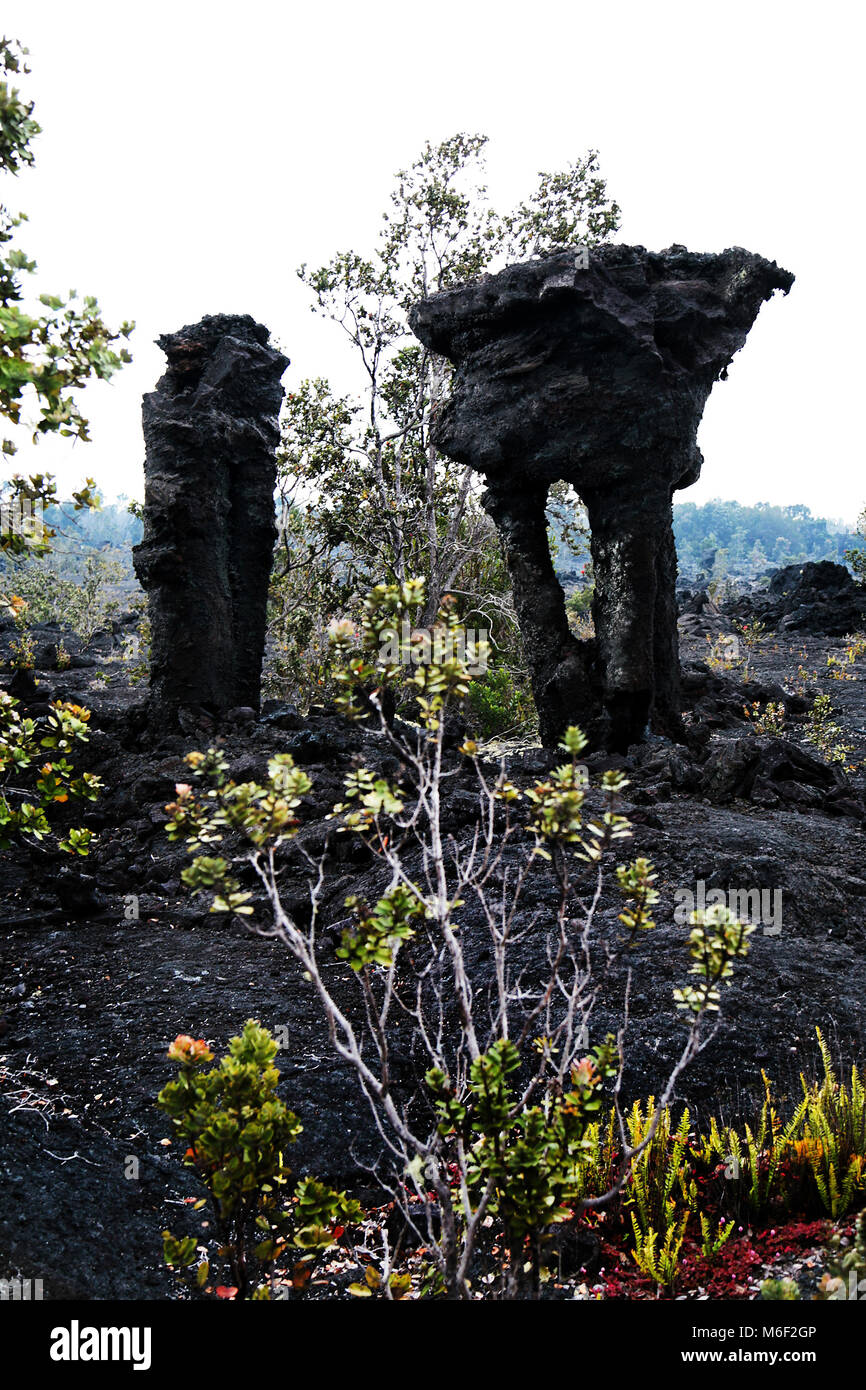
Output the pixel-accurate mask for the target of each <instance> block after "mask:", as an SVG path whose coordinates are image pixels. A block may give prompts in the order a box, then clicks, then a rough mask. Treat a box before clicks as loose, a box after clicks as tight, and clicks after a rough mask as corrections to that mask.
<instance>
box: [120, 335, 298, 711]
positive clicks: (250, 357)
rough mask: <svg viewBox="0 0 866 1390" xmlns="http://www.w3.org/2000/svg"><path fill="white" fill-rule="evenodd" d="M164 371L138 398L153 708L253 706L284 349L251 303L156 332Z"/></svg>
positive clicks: (141, 561) (141, 568)
mask: <svg viewBox="0 0 866 1390" xmlns="http://www.w3.org/2000/svg"><path fill="white" fill-rule="evenodd" d="M157 341H158V343H159V346H160V347H161V348H162V349H163V351H164V352H165V354H166V357H167V358H168V370H167V371H166V373H165V375H164V376H163V377H162V378H161V379H160V381H159V382H158V383H157V387H156V390H155V391H153V392H151V393H150V394H149V395H146V396H145V397H144V401H143V405H142V420H143V425H144V439H145V446H146V451H147V452H146V458H145V502H144V536H143V539H142V541H141V544H140V545H138V546H136V548H135V552H134V559H135V569H136V572H137V574H138V577H139V579H140V580H141V583H142V585H143V586H144V588H145V589H146V590H147V594H148V606H149V612H150V624H151V644H152V645H151V684H150V695H151V715H152V717H153V718H154V719H155V720H157V721H160V722H162V721H168V722H169V723H174V722H176V720H177V716H178V712H179V711H180V710H182V709H183V708H184V707H191V708H193V709H204V710H206V711H209V712H211V713H215V714H219V713H221V712H224V711H226V710H229V709H232V708H235V707H237V706H249V707H252V708H254V709H257V708H258V705H259V692H260V682H261V666H262V656H263V653H264V643H265V608H266V603H267V592H268V579H269V576H270V571H271V560H272V554H273V547H274V541H275V539H276V524H275V520H274V485H275V480H276V465H275V461H274V451H275V449H276V445H277V442H278V439H279V428H278V423H277V417H278V415H279V410H280V404H281V402H282V396H283V392H282V387H281V385H280V378H281V377H282V374H283V372H284V371H285V369H286V367H287V366H288V359H287V358H286V357H284V356H283V355H282V354H281V353H279V352H277V351H275V350H274V348H272V347H270V346H269V334H268V330H267V329H266V328H265V327H263V325H262V324H259V323H256V322H255V321H254V320H253V319H252V318H250V316H249V315H248V314H244V315H236V314H217V315H213V316H210V315H209V316H207V317H206V318H203V319H202V320H201V322H200V323H196V324H191V325H188V326H187V327H185V328H181V329H180V330H179V331H178V332H177V333H169V334H166V335H164V336H163V337H161V338H159V339H157Z"/></svg>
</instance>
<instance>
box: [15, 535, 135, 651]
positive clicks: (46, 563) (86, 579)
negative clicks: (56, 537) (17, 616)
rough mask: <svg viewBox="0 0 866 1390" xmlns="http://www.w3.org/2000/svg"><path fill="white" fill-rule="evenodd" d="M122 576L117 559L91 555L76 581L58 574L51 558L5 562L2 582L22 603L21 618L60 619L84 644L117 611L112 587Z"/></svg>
mask: <svg viewBox="0 0 866 1390" xmlns="http://www.w3.org/2000/svg"><path fill="white" fill-rule="evenodd" d="M123 578H124V570H123V567H122V566H121V565H120V564H118V563H117V561H114V560H103V559H101V558H98V557H97V556H94V555H90V556H88V557H87V559H86V560H85V561H84V564H83V573H82V575H81V578H80V580H78V581H76V580H74V579H68V578H65V577H64V576H63V575H62V574H59V573H58V572H57V571H56V569H55V568H54V566H53V563H52V561H51V560H48V559H44V560H33V559H16V560H14V561H12V562H11V563H9V564H7V567H6V577H5V581H4V582H5V583H6V584H7V585H8V587H9V589H10V590H12V591H13V592H14V596H15V597H17V598H19V599H21V600H22V601H23V603H24V605H25V606H24V608H23V611H22V613H21V616H22V620H26V622H27V623H52V622H55V623H56V622H62V623H63V625H64V626H65V627H70V628H71V629H72V631H73V632H75V633H77V634H78V636H79V637H81V638H82V639H83V641H84V642H85V643H87V642H89V641H90V639H91V638H92V637H93V635H94V634H95V633H96V632H98V631H100V630H101V629H102V628H104V627H106V626H107V625H108V624H109V623H110V621H111V619H112V617H114V616H115V614H116V613H117V611H118V607H119V604H118V600H117V598H116V597H115V596H114V588H115V586H116V585H117V583H118V582H119V581H120V580H122V579H123Z"/></svg>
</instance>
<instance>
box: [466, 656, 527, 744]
mask: <svg viewBox="0 0 866 1390" xmlns="http://www.w3.org/2000/svg"><path fill="white" fill-rule="evenodd" d="M466 712H467V723H468V724H469V726H470V728H472V729H473V730H474V731H475V732H476V733H477V734H478V736H479V737H480V738H485V739H488V738H495V737H496V736H497V735H509V734H515V733H523V732H525V731H526V730H528V729H530V728H531V727H532V726H533V724H534V722H535V717H536V716H535V706H534V704H533V702H532V692H531V690H530V688H529V683H528V681H527V679H526V676H525V675H524V674H523V673H522V672H518V671H516V670H514V669H513V668H511V667H508V666H496V667H493V668H492V669H491V670H489V671H488V672H487V673H486V675H484V676H481V677H480V678H479V679H478V680H474V681H473V682H472V685H471V687H470V690H469V698H468V699H467V701H466Z"/></svg>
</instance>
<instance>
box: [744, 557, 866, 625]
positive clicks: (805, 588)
mask: <svg viewBox="0 0 866 1390" xmlns="http://www.w3.org/2000/svg"><path fill="white" fill-rule="evenodd" d="M729 611H730V612H731V613H732V614H734V615H735V616H737V617H741V618H743V617H747V618H760V620H761V621H762V622H764V623H766V624H767V626H768V627H771V628H773V629H774V630H776V629H778V630H779V631H780V632H798V633H809V634H812V635H813V636H822V637H845V636H847V634H848V633H853V632H857V631H858V629H861V628H863V627H864V625H866V587H864V586H863V585H862V584H858V583H857V581H856V580H855V579H853V578H852V576H851V573H850V571H849V570H847V569H846V568H845V566H844V565H837V564H834V562H833V561H832V560H808V561H807V562H806V563H805V564H802V565H786V567H785V568H784V569H781V570H776V571H775V573H774V574H773V575H772V577H771V579H770V583H769V587H768V588H767V590H766V592H764V593H759V594H752V595H749V596H748V597H745V598H743V599H740V600H736V601H735V602H734V603H732V604H730V605H729Z"/></svg>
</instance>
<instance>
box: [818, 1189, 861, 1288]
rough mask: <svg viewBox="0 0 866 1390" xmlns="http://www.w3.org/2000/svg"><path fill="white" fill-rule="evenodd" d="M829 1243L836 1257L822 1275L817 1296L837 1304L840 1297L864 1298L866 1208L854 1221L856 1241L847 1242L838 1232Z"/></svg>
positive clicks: (854, 1239)
mask: <svg viewBox="0 0 866 1390" xmlns="http://www.w3.org/2000/svg"><path fill="white" fill-rule="evenodd" d="M830 1246H831V1249H832V1250H833V1251H834V1254H835V1258H834V1259H833V1261H832V1263H831V1266H830V1268H829V1269H828V1270H827V1272H826V1274H824V1276H823V1277H822V1279H821V1282H820V1284H819V1285H818V1292H817V1293H816V1295H815V1297H816V1298H817V1299H819V1300H821V1301H822V1302H823V1301H825V1300H826V1301H829V1302H834V1303H835V1302H838V1301H839V1300H841V1299H861V1298H863V1297H864V1295H866V1209H864V1210H863V1211H861V1212H860V1214H859V1216H858V1217H857V1220H856V1221H855V1223H854V1238H853V1240H852V1241H851V1242H850V1243H848V1244H846V1243H845V1242H844V1238H843V1237H842V1235H841V1233H840V1232H838V1231H837V1232H836V1233H835V1234H834V1236H833V1237H832V1238H831V1242H830Z"/></svg>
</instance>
